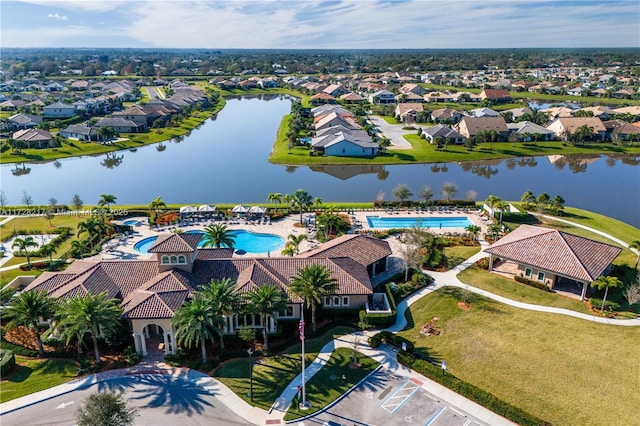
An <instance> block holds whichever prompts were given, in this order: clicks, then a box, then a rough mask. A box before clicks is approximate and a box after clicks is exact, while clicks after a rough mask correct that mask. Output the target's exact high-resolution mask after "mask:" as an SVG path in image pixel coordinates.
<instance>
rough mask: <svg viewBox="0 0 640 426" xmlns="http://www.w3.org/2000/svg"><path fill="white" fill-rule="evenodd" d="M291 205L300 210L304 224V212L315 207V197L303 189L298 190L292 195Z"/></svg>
mask: <svg viewBox="0 0 640 426" xmlns="http://www.w3.org/2000/svg"><path fill="white" fill-rule="evenodd" d="M291 204H292V205H293V206H294V207H295V208H296V209H297V210H300V223H302V212H303V211H304V210H305V209H308V208H309V207H311V206H312V205H313V197H312V196H311V195H309V193H308V192H307V191H305V190H303V189H296V190H295V191H294V193H293V194H291Z"/></svg>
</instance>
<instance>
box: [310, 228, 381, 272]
mask: <svg viewBox="0 0 640 426" xmlns="http://www.w3.org/2000/svg"><path fill="white" fill-rule="evenodd" d="M391 253H392V252H391V248H390V247H389V243H387V242H386V241H382V240H380V239H378V238H374V237H369V236H366V235H363V234H345V235H343V236H341V237H338V238H335V239H333V240H331V241H329V242H327V243H324V244H322V245H320V246H318V247H316V248H315V249H312V250H308V251H305V252H303V253H300V255H299V256H298V257H303V258H311V257H313V258H315V257H350V258H351V259H353V260H355V261H356V262H358V263H360V264H361V265H364V266H368V265H371V264H372V263H375V262H377V261H378V260H381V259H384V258H385V257H386V256H389V255H391Z"/></svg>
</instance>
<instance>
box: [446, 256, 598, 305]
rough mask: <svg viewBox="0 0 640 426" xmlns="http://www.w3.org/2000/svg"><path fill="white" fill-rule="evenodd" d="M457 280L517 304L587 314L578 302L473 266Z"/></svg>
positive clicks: (461, 273) (459, 275)
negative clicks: (551, 307) (528, 304)
mask: <svg viewBox="0 0 640 426" xmlns="http://www.w3.org/2000/svg"><path fill="white" fill-rule="evenodd" d="M458 278H459V279H460V281H462V282H463V283H466V284H469V285H470V286H473V287H477V288H480V289H483V290H487V291H489V292H491V293H493V294H497V295H499V296H504V297H507V298H509V299H511V300H515V301H518V302H523V303H531V304H534V305H544V306H553V307H556V308H564V309H570V310H572V311H577V312H582V313H585V314H586V313H589V312H588V310H587V308H586V307H585V305H584V303H582V302H580V301H579V300H574V299H569V298H567V297H563V296H560V295H558V294H556V293H549V292H546V291H543V290H538V289H537V288H534V287H530V286H528V285H525V284H521V283H519V282H516V281H513V280H510V279H508V278H505V277H502V276H500V275H497V274H492V273H489V272H487V271H485V270H482V269H480V268H477V267H475V266H471V267H469V268H467V269H465V270H464V271H462V272H460V273H459V274H458Z"/></svg>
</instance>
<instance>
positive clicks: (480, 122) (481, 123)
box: [453, 115, 509, 142]
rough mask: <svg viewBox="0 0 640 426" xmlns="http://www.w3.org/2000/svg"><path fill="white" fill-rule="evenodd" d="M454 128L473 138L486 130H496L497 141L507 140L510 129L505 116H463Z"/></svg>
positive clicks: (466, 136)
mask: <svg viewBox="0 0 640 426" xmlns="http://www.w3.org/2000/svg"><path fill="white" fill-rule="evenodd" d="M453 128H454V130H456V131H457V132H458V133H460V134H461V135H463V136H464V137H465V138H467V139H469V138H473V137H475V136H476V135H478V134H479V133H481V132H484V131H495V132H496V141H498V142H499V141H506V140H507V139H508V137H509V129H508V128H507V123H506V122H505V121H504V117H502V116H501V115H499V116H497V117H467V116H465V117H462V120H460V121H459V122H458V123H456V124H455V125H454V127H453Z"/></svg>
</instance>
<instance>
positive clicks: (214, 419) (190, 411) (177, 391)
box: [0, 374, 251, 426]
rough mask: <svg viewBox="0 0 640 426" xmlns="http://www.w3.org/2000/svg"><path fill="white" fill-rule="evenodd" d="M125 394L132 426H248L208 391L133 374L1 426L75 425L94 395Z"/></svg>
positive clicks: (15, 415)
mask: <svg viewBox="0 0 640 426" xmlns="http://www.w3.org/2000/svg"><path fill="white" fill-rule="evenodd" d="M105 391H116V392H125V397H126V399H127V401H128V402H129V404H130V406H132V407H136V408H137V409H138V414H139V415H138V416H137V417H136V419H135V424H136V425H154V426H163V425H167V426H169V425H230V426H231V425H248V424H251V423H248V422H247V421H246V420H244V419H243V418H241V417H240V416H238V415H237V414H235V413H234V412H233V411H232V410H231V409H230V408H228V407H227V406H226V405H225V404H223V403H222V402H221V401H220V399H218V398H217V397H216V396H215V393H214V392H212V391H211V390H207V389H205V388H203V387H202V386H200V385H199V384H196V383H194V382H193V381H190V380H187V379H185V378H182V377H176V376H171V375H164V374H135V375H130V376H125V377H117V378H114V379H111V380H108V381H104V382H100V383H96V384H93V385H90V386H87V387H83V388H79V389H77V390H75V391H72V392H69V393H65V394H62V395H59V396H56V397H53V398H50V399H47V400H44V401H41V402H38V403H36V404H33V405H29V406H27V407H24V408H21V409H19V410H16V411H13V412H10V413H7V414H3V415H2V416H1V417H0V423H1V424H2V426H17V425H25V426H26V425H29V426H38V425H75V424H76V421H75V412H76V410H77V409H78V408H79V407H81V406H82V405H83V404H84V402H85V400H86V398H87V397H89V395H91V394H93V393H96V392H105Z"/></svg>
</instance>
